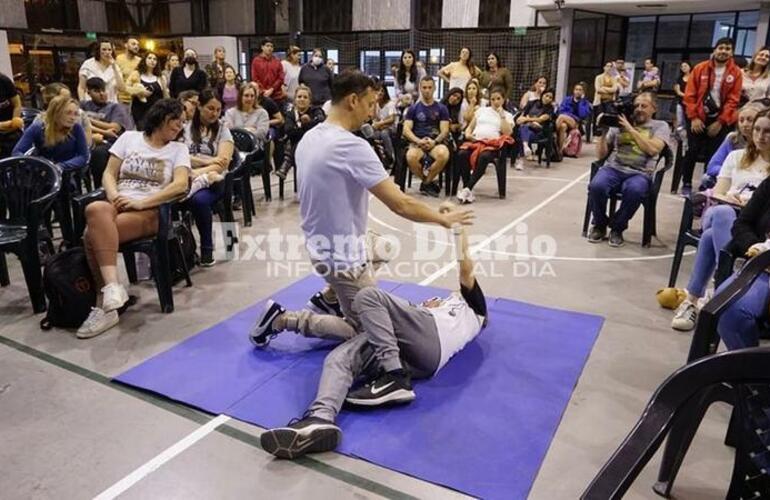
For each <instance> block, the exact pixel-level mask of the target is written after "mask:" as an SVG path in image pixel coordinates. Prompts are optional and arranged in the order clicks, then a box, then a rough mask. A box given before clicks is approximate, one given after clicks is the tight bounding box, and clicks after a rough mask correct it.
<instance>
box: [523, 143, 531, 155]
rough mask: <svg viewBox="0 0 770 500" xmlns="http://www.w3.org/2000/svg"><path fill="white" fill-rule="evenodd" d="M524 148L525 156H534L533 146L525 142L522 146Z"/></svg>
mask: <svg viewBox="0 0 770 500" xmlns="http://www.w3.org/2000/svg"><path fill="white" fill-rule="evenodd" d="M522 150H523V152H524V156H525V157H527V158H529V157H530V156H532V148H530V147H529V144H526V143H525V144H524V145H523V146H522Z"/></svg>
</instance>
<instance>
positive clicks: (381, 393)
mask: <svg viewBox="0 0 770 500" xmlns="http://www.w3.org/2000/svg"><path fill="white" fill-rule="evenodd" d="M415 397H416V396H415V394H414V391H413V390H412V383H411V381H410V380H409V376H407V375H402V376H397V375H394V374H393V373H392V372H388V373H385V374H384V375H381V376H380V377H379V378H377V379H376V380H374V381H372V382H370V383H368V384H366V385H365V386H363V387H361V388H359V389H356V390H354V391H350V392H349V393H348V396H347V397H346V398H345V402H346V403H348V404H351V405H356V406H380V405H385V404H391V405H393V404H404V403H410V402H412V401H414V398H415Z"/></svg>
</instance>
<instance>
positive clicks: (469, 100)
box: [460, 78, 489, 125]
mask: <svg viewBox="0 0 770 500" xmlns="http://www.w3.org/2000/svg"><path fill="white" fill-rule="evenodd" d="M488 105H489V102H488V101H487V100H486V99H484V98H482V96H481V87H480V86H479V81H478V80H476V79H475V78H474V79H472V80H470V81H468V84H467V85H465V100H463V103H462V105H461V106H460V113H461V115H462V117H463V124H466V125H467V124H468V123H470V122H471V120H473V116H474V115H475V114H476V110H477V109H479V107H484V106H488Z"/></svg>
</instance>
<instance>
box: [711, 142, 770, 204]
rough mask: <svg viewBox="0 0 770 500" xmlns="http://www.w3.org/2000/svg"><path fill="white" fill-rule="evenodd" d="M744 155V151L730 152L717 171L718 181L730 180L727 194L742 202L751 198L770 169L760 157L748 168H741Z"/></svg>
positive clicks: (769, 165)
mask: <svg viewBox="0 0 770 500" xmlns="http://www.w3.org/2000/svg"><path fill="white" fill-rule="evenodd" d="M745 153H746V150H745V149H736V150H735V151H731V152H730V154H728V155H727V158H725V161H724V163H722V168H721V169H720V170H719V179H730V189H728V190H727V194H729V195H732V196H736V197H738V198H740V199H741V200H742V201H743V202H746V201H748V199H749V198H751V195H752V194H754V189H755V188H756V187H757V186H759V185H760V184H761V183H762V181H763V180H765V179H766V178H767V175H768V169H770V164H768V163H767V162H766V161H765V160H763V159H762V158H761V157H758V158H757V159H756V160H754V163H752V164H751V165H749V166H748V167H746V168H741V161H742V160H743V155H744V154H745Z"/></svg>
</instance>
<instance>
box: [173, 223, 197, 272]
mask: <svg viewBox="0 0 770 500" xmlns="http://www.w3.org/2000/svg"><path fill="white" fill-rule="evenodd" d="M173 231H174V234H175V235H176V238H177V239H178V240H179V245H178V246H177V245H171V248H169V261H170V267H171V283H172V284H174V285H176V284H177V283H179V282H180V281H182V280H183V279H185V272H184V266H182V258H184V262H185V264H187V271H188V272H189V271H192V268H193V267H195V266H197V265H198V263H199V262H200V261H199V258H198V253H197V252H196V250H197V248H198V245H197V243H196V242H195V237H194V236H193V233H192V231H191V230H190V227H189V226H188V225H187V224H184V223H183V224H178V225H176V227H174V228H173ZM180 248H181V252H180V250H179V249H180Z"/></svg>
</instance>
